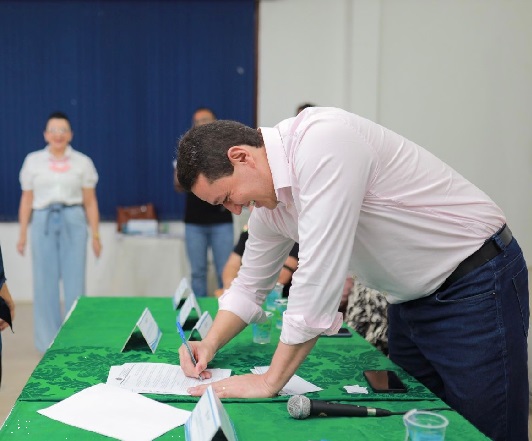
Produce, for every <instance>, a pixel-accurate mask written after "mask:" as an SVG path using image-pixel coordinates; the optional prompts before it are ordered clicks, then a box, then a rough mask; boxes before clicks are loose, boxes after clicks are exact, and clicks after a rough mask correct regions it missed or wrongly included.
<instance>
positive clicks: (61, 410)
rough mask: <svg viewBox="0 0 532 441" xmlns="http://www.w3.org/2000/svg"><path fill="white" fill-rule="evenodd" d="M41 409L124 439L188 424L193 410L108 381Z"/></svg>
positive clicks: (142, 440)
mask: <svg viewBox="0 0 532 441" xmlns="http://www.w3.org/2000/svg"><path fill="white" fill-rule="evenodd" d="M38 412H39V413H40V414H41V415H44V416H47V417H48V418H51V419H53V420H56V421H60V422H62V423H65V424H68V425H70V426H74V427H79V428H81V429H85V430H89V431H91V432H96V433H99V434H102V435H106V436H110V437H113V438H117V439H119V440H122V441H149V440H153V439H155V438H157V437H159V436H161V435H162V434H164V433H166V432H168V431H169V430H171V429H174V428H176V427H178V426H181V425H183V424H185V422H186V421H187V419H188V417H189V416H190V414H191V412H189V411H187V410H182V409H176V408H175V407H172V406H169V405H168V404H163V403H159V402H158V401H155V400H152V399H150V398H147V397H144V396H142V395H139V394H136V393H134V392H130V391H128V390H125V389H121V388H119V387H116V386H110V385H107V384H97V385H95V386H91V387H88V388H87V389H84V390H82V391H81V392H78V393H76V394H74V395H72V396H70V397H69V398H66V399H65V400H63V401H60V402H59V403H57V404H54V405H53V406H50V407H47V408H45V409H41V410H39V411H38Z"/></svg>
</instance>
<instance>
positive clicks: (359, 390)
mask: <svg viewBox="0 0 532 441" xmlns="http://www.w3.org/2000/svg"><path fill="white" fill-rule="evenodd" d="M344 389H345V390H346V392H347V393H348V394H367V393H368V388H367V387H366V386H359V385H358V384H355V385H353V386H344Z"/></svg>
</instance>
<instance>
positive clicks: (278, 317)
mask: <svg viewBox="0 0 532 441" xmlns="http://www.w3.org/2000/svg"><path fill="white" fill-rule="evenodd" d="M274 303H275V327H276V328H277V329H282V328H283V313H284V312H285V311H286V308H287V306H288V299H277V300H276V301H275V302H274Z"/></svg>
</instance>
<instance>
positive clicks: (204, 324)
mask: <svg viewBox="0 0 532 441" xmlns="http://www.w3.org/2000/svg"><path fill="white" fill-rule="evenodd" d="M211 326H212V317H211V315H210V314H209V311H205V312H204V313H203V314H202V315H201V317H200V318H199V320H198V321H197V322H196V324H195V325H194V327H193V328H192V331H190V335H189V339H192V340H198V338H196V334H199V340H203V339H204V338H205V337H206V336H207V333H208V332H209V330H210V329H211Z"/></svg>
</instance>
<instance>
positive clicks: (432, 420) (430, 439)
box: [403, 409, 449, 441]
mask: <svg viewBox="0 0 532 441" xmlns="http://www.w3.org/2000/svg"><path fill="white" fill-rule="evenodd" d="M403 422H404V423H405V427H406V438H405V441H444V439H445V429H446V428H447V426H448V425H449V420H448V419H447V418H445V417H444V416H442V415H440V414H438V413H434V412H428V411H423V410H416V409H413V410H411V411H409V412H407V413H406V414H405V416H404V417H403Z"/></svg>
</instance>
